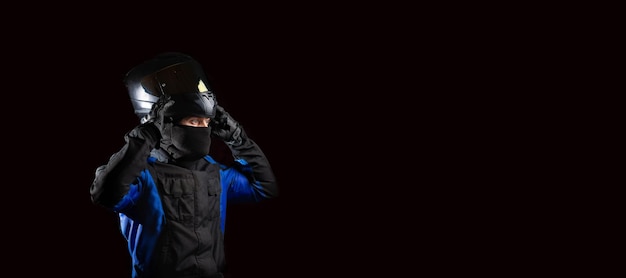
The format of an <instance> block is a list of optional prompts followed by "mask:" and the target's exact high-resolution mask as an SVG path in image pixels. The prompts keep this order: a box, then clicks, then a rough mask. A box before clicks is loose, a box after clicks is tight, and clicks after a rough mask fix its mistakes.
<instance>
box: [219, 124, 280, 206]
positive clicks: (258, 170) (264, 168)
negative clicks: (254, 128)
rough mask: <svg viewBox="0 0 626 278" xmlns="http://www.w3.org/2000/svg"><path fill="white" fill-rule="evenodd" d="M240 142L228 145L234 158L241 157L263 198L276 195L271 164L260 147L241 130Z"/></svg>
mask: <svg viewBox="0 0 626 278" xmlns="http://www.w3.org/2000/svg"><path fill="white" fill-rule="evenodd" d="M241 138H242V140H241V144H240V145H236V146H229V147H230V150H231V152H232V154H233V156H234V158H235V160H238V159H243V160H244V161H245V162H246V163H247V167H249V169H250V171H251V177H250V178H251V179H252V182H253V183H257V184H258V185H260V186H261V188H260V189H261V190H262V194H263V196H264V197H265V198H275V197H277V196H278V185H277V182H276V177H275V175H274V171H273V170H272V167H271V164H270V162H269V160H268V159H267V157H266V156H265V154H264V153H263V151H262V150H261V148H260V147H259V146H258V145H257V144H256V143H255V142H254V141H253V140H252V139H250V138H248V137H247V136H246V134H245V132H243V131H242V136H241Z"/></svg>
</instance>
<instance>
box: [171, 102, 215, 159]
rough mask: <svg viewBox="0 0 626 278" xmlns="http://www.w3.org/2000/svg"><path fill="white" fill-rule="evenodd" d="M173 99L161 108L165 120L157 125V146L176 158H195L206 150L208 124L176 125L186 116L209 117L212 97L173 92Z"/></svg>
mask: <svg viewBox="0 0 626 278" xmlns="http://www.w3.org/2000/svg"><path fill="white" fill-rule="evenodd" d="M170 100H171V101H173V102H174V104H173V105H171V106H168V107H167V108H166V110H165V111H163V113H164V116H165V122H164V123H163V126H162V128H161V134H162V138H161V142H160V143H161V144H160V145H161V148H162V149H163V150H165V151H166V152H167V153H168V154H169V155H170V156H171V157H172V158H173V159H174V160H176V161H191V160H197V159H200V158H202V157H204V156H205V155H207V154H209V149H210V147H211V127H210V126H209V127H192V126H185V125H180V124H179V122H180V120H181V119H183V118H184V117H187V116H198V117H204V118H213V117H214V116H215V115H214V114H215V112H214V111H215V104H216V102H215V98H214V97H213V96H212V94H209V93H192V94H181V95H174V96H171V98H170Z"/></svg>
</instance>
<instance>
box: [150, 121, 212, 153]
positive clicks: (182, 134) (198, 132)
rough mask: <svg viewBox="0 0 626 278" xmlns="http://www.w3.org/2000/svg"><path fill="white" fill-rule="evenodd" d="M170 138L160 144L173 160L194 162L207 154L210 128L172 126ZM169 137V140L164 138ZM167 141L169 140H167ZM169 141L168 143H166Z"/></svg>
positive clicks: (209, 143) (209, 144)
mask: <svg viewBox="0 0 626 278" xmlns="http://www.w3.org/2000/svg"><path fill="white" fill-rule="evenodd" d="M168 133H169V135H170V136H164V138H163V139H165V140H162V141H161V143H162V144H164V145H165V146H163V147H164V149H165V150H167V152H168V153H169V154H170V155H172V157H173V158H174V159H175V160H196V159H200V158H202V157H204V156H205V155H207V154H209V149H210V147H211V128H210V127H192V126H183V125H172V127H171V132H168ZM166 137H170V138H166ZM168 139H169V140H168ZM168 141H169V143H168Z"/></svg>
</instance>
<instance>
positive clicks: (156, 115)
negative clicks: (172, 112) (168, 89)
mask: <svg viewBox="0 0 626 278" xmlns="http://www.w3.org/2000/svg"><path fill="white" fill-rule="evenodd" d="M172 105H174V101H173V100H171V99H170V97H168V96H161V97H160V98H159V100H157V102H155V103H154V104H153V105H152V109H151V110H150V114H149V117H148V120H147V122H146V123H152V124H154V126H155V127H156V128H157V129H158V130H159V133H160V134H163V127H164V126H165V125H164V123H165V120H166V119H165V116H164V111H166V110H167V109H168V108H169V107H170V106H172Z"/></svg>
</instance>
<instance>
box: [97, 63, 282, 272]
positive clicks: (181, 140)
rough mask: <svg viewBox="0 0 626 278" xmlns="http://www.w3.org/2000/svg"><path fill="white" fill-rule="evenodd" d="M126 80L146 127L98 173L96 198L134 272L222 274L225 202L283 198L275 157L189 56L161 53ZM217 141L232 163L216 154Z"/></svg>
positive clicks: (132, 133) (129, 135)
mask: <svg viewBox="0 0 626 278" xmlns="http://www.w3.org/2000/svg"><path fill="white" fill-rule="evenodd" d="M125 83H126V85H127V87H128V89H129V94H130V96H131V101H132V102H133V106H134V108H135V113H136V114H137V115H138V116H139V118H140V123H141V124H139V125H138V126H136V127H135V128H133V129H132V130H131V131H129V132H128V133H127V134H126V135H125V136H124V139H125V142H126V143H125V145H124V146H123V147H122V148H121V149H120V150H119V151H118V152H117V153H115V154H113V155H112V156H111V157H110V159H109V161H108V162H107V163H106V164H105V165H102V166H100V167H98V168H97V169H96V173H95V179H94V181H93V183H92V185H91V188H90V193H91V199H92V201H93V202H94V203H95V204H98V205H100V206H103V207H105V208H107V209H110V210H111V211H113V212H116V213H118V214H119V220H120V222H119V225H120V229H121V233H122V234H123V236H124V237H125V239H126V240H127V241H128V251H129V254H130V256H131V259H132V266H133V269H132V277H134V278H147V277H168V278H172V277H207V278H208V277H224V272H225V268H226V261H225V258H224V231H225V221H226V205H227V203H232V202H259V201H262V200H266V199H270V198H274V197H276V196H277V194H278V188H277V185H276V180H275V176H274V173H273V171H272V169H271V166H270V163H269V162H268V160H267V159H266V157H265V155H264V154H263V152H262V150H261V148H260V147H259V146H258V145H257V144H256V143H255V142H254V141H253V140H252V139H250V138H248V136H247V135H246V133H245V131H244V129H243V128H242V126H241V125H240V124H239V123H238V122H237V121H236V120H235V119H233V117H231V116H230V114H229V113H227V112H226V111H225V110H224V108H223V107H221V106H219V105H218V104H217V100H216V98H215V95H214V94H213V92H212V91H211V90H210V88H209V86H208V82H207V78H206V76H204V72H203V71H202V69H201V67H200V65H199V64H198V62H197V61H195V60H194V59H192V58H191V57H189V56H187V55H184V54H181V53H164V54H161V55H158V56H157V57H155V58H154V59H151V60H148V61H146V62H144V63H142V64H141V65H139V66H137V67H135V68H133V69H132V70H131V71H129V73H128V74H127V76H126V80H125ZM212 138H218V139H220V140H223V141H224V142H225V143H226V145H227V146H228V147H229V148H230V151H231V153H232V155H233V158H234V162H233V163H232V164H231V165H224V164H222V163H220V162H218V161H215V160H214V159H213V158H212V157H211V156H210V155H209V150H210V145H211V139H212Z"/></svg>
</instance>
